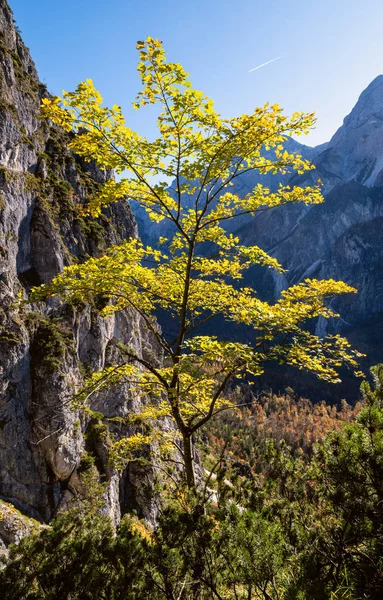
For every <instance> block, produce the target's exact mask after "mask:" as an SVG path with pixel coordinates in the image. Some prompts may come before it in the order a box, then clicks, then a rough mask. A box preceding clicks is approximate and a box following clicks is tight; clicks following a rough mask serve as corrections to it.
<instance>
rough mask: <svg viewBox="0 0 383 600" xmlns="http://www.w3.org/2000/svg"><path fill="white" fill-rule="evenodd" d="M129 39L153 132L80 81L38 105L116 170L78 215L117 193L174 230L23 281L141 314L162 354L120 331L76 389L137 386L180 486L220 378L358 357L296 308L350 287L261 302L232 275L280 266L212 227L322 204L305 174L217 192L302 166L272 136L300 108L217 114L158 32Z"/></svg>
mask: <svg viewBox="0 0 383 600" xmlns="http://www.w3.org/2000/svg"><path fill="white" fill-rule="evenodd" d="M137 49H138V50H139V54H140V62H139V65H138V71H139V73H140V77H141V81H142V84H143V88H142V90H141V91H140V92H139V94H138V96H137V98H136V102H135V103H134V107H135V108H137V109H138V108H140V107H141V106H145V105H150V104H156V105H159V106H160V114H159V116H158V130H159V137H158V138H157V139H156V140H154V141H152V142H150V141H148V140H147V139H146V138H144V137H142V136H140V135H139V134H138V133H136V132H134V131H132V130H131V129H130V128H129V127H128V126H127V125H126V124H125V119H124V117H123V116H122V113H121V109H120V107H118V106H113V107H112V108H111V109H109V108H105V107H103V106H102V98H101V96H100V94H99V92H98V91H97V90H96V89H95V88H94V86H93V83H92V82H91V81H90V80H87V81H86V82H84V83H81V84H80V85H79V86H78V88H77V90H76V91H75V92H70V93H64V96H63V99H62V100H61V99H60V98H53V99H47V98H45V99H44V100H43V111H44V114H45V115H46V116H47V117H49V118H50V119H51V120H53V121H54V122H55V123H56V124H58V125H61V126H62V127H63V128H64V129H66V130H68V131H74V132H75V133H76V134H77V135H75V136H74V137H73V139H72V141H71V148H72V149H73V150H74V151H75V152H76V153H77V154H78V155H80V156H81V157H83V158H84V159H85V160H87V161H91V160H95V161H96V162H97V163H98V164H99V165H100V166H101V167H103V168H105V169H114V170H115V171H116V173H117V174H119V175H122V177H121V179H119V180H118V181H115V180H113V179H110V180H108V181H107V182H106V183H105V184H104V185H103V186H102V189H101V190H100V191H99V192H98V193H97V194H96V195H95V196H94V197H93V198H92V200H91V201H90V203H89V205H88V207H87V211H86V212H88V214H91V215H93V216H97V215H99V214H100V210H101V208H102V207H103V206H107V205H109V204H111V203H112V202H116V201H117V200H119V199H121V198H126V197H129V198H130V199H133V200H135V201H137V202H138V203H139V204H140V205H141V206H142V207H144V208H145V209H146V210H147V212H148V214H149V216H150V218H151V219H152V220H154V221H163V220H167V221H169V222H170V223H171V225H172V227H173V228H174V231H175V233H174V236H173V237H172V239H169V240H164V239H160V240H159V242H160V243H165V242H166V250H160V249H153V248H149V247H148V248H144V247H143V245H142V244H141V243H140V242H139V241H138V240H136V239H132V240H128V241H126V242H125V243H124V244H122V245H120V246H114V247H112V248H110V249H108V250H107V252H106V253H105V255H104V256H102V257H100V258H93V259H90V260H88V261H87V262H86V263H85V264H82V265H74V266H70V267H67V268H65V269H64V272H63V273H62V274H61V275H59V276H58V277H56V278H55V280H54V281H53V282H52V284H51V285H49V286H41V287H40V288H39V289H36V290H35V291H34V292H33V294H32V299H34V300H37V299H41V298H45V297H47V296H51V295H54V294H59V295H60V296H61V297H62V298H63V299H64V300H69V301H80V302H82V301H87V302H94V303H97V301H99V300H100V298H101V299H102V300H103V303H104V304H103V306H104V308H103V309H102V310H101V311H100V313H101V314H102V315H103V316H107V315H110V314H113V313H115V312H116V311H121V310H123V309H126V308H133V309H134V310H135V311H137V312H138V313H139V314H140V315H141V317H142V319H143V321H144V323H145V324H146V326H147V327H148V328H149V330H150V331H151V333H152V336H153V338H154V339H155V340H156V345H157V346H158V347H159V348H161V349H162V352H163V356H164V361H163V363H162V364H161V361H160V360H159V358H158V351H157V348H156V350H155V351H154V352H153V353H152V354H150V352H149V353H148V352H147V351H145V352H144V351H140V350H137V348H136V347H135V346H134V345H133V344H132V345H131V346H130V345H125V346H124V345H123V344H121V343H120V344H119V349H120V353H121V356H122V357H123V360H122V361H121V362H120V363H118V364H116V365H114V366H112V367H110V368H108V369H106V370H103V371H101V372H99V373H95V374H94V376H93V377H92V378H91V380H90V382H89V387H88V389H87V392H86V393H85V394H84V395H83V397H82V400H83V402H84V403H85V404H87V405H89V402H88V401H89V399H90V398H91V396H92V395H93V394H94V393H95V392H96V391H98V390H99V389H101V388H102V387H105V386H109V385H115V384H118V383H119V382H121V381H128V382H130V384H131V386H132V388H133V389H135V390H136V393H141V394H147V395H149V397H150V398H151V400H152V401H151V405H150V406H147V407H146V408H145V410H144V411H143V413H142V415H141V420H144V419H146V421H148V422H149V423H154V422H156V421H157V422H158V419H169V418H170V419H171V420H172V421H173V423H174V425H175V428H174V435H173V436H171V435H170V432H169V428H168V429H167V434H166V435H165V437H164V436H163V435H162V434H161V431H162V430H161V429H160V428H158V427H155V428H154V431H155V434H156V435H157V438H158V443H160V445H161V444H162V445H163V452H164V453H168V452H169V449H170V447H171V446H172V447H174V448H176V449H177V450H178V452H179V454H180V455H181V456H182V458H183V462H184V466H185V476H186V480H187V482H188V485H189V487H194V486H195V475H194V465H193V461H194V452H193V436H194V435H195V433H196V432H197V431H198V430H199V429H200V428H201V427H202V426H203V425H205V423H206V422H208V421H209V420H210V419H211V417H212V416H213V415H214V414H216V413H217V412H218V411H220V410H221V409H222V408H223V407H225V406H227V405H228V401H227V399H225V397H224V396H223V395H222V394H223V391H224V390H225V388H226V387H227V385H228V383H229V381H230V380H232V379H233V378H234V377H235V378H242V377H244V376H247V375H250V376H258V375H260V374H262V373H263V371H264V369H265V365H266V363H267V362H268V361H270V360H273V361H277V362H280V363H285V364H288V365H292V366H294V367H296V368H298V369H306V370H309V371H311V372H312V373H314V374H316V375H317V376H318V377H320V378H322V379H324V380H326V381H329V382H337V381H339V378H338V369H339V367H341V366H342V365H343V364H346V365H348V366H351V367H352V368H353V369H354V368H356V366H357V361H356V359H357V358H358V356H359V355H358V353H356V352H354V351H351V350H350V347H349V344H348V342H347V341H346V340H345V339H343V338H341V337H340V336H338V335H335V336H329V337H327V338H326V339H324V340H322V339H320V338H319V337H317V336H316V335H314V334H312V333H310V332H309V331H308V330H307V329H305V328H304V326H305V324H306V322H307V321H308V320H310V319H316V318H318V317H323V318H331V317H333V316H335V315H334V312H333V311H332V310H331V309H330V308H328V307H327V305H326V303H327V300H328V299H329V298H331V297H332V296H334V295H338V294H343V293H349V292H355V290H354V289H353V288H351V287H350V286H348V285H346V284H345V283H343V282H337V281H333V280H327V281H317V280H306V281H304V282H302V283H300V284H298V285H295V286H293V287H290V288H289V289H287V290H285V291H283V292H282V294H281V298H280V299H279V300H278V301H277V302H276V303H275V304H273V305H271V304H268V303H266V302H262V301H261V300H259V299H258V297H257V296H256V293H255V291H254V290H253V289H250V288H247V287H241V286H240V282H241V279H242V276H243V273H244V271H245V270H246V269H248V268H249V267H250V266H251V265H254V264H259V265H263V266H265V267H268V268H272V269H275V270H276V271H279V272H281V271H283V268H282V266H281V265H279V264H278V262H277V260H276V259H275V258H273V257H271V256H269V255H268V254H267V253H266V252H265V251H264V250H262V249H261V248H259V247H258V246H250V247H248V246H243V245H242V244H241V243H240V240H239V238H238V237H235V236H233V235H232V234H229V233H228V232H227V231H226V230H225V224H226V222H227V221H229V220H234V219H236V218H238V217H240V216H242V215H244V214H250V215H252V216H255V215H256V214H257V213H258V212H260V211H263V210H268V209H271V208H274V207H277V206H283V205H288V204H292V203H296V202H305V203H306V204H317V203H320V202H322V196H321V193H320V188H319V186H314V187H300V186H295V187H293V188H290V187H289V186H280V188H279V189H278V190H277V191H276V192H271V191H270V189H268V188H267V187H265V186H263V185H261V184H259V185H257V186H256V187H255V188H254V189H253V190H252V191H251V192H249V193H248V194H247V195H246V196H245V197H244V198H241V197H240V196H238V195H237V194H235V193H233V192H231V191H230V186H231V185H232V184H233V182H234V181H235V180H236V179H237V178H238V177H239V176H240V175H241V174H243V173H246V172H248V171H250V170H256V171H258V172H259V173H261V174H267V173H286V172H296V173H297V174H302V173H304V172H305V171H307V170H310V169H312V168H313V166H312V165H311V164H310V163H309V162H308V161H306V160H304V159H303V158H302V157H301V156H299V155H297V154H295V153H289V152H288V151H287V150H286V149H285V147H284V142H285V140H286V138H287V136H290V135H302V134H305V133H307V132H308V131H309V129H310V127H311V126H312V124H313V123H314V117H313V115H312V114H303V113H294V114H293V115H292V116H291V117H290V118H288V117H286V116H284V115H283V114H282V110H281V108H280V107H279V106H278V105H273V106H270V105H268V104H266V105H265V106H263V107H261V108H256V109H255V110H254V112H253V113H252V114H250V115H242V116H241V117H236V118H231V119H223V118H222V117H221V116H220V115H219V114H218V113H217V112H216V111H215V110H214V107H213V102H212V101H211V100H210V99H208V98H207V97H206V96H204V95H203V94H202V93H201V92H199V91H197V90H194V89H193V88H192V86H191V83H190V80H189V77H188V74H187V73H186V72H185V71H184V69H183V68H182V67H181V66H180V65H179V64H175V63H171V62H167V60H166V56H165V53H164V50H163V47H162V44H161V42H159V41H158V40H154V39H152V38H150V37H149V38H147V40H146V41H145V42H138V44H137ZM153 177H154V178H155V179H153ZM159 178H163V179H164V180H165V181H158V179H159ZM169 179H171V180H173V183H172V184H171V185H170V187H169V183H168V181H169ZM158 309H161V310H163V311H165V312H166V313H167V314H168V315H169V316H170V317H171V318H172V319H173V320H174V322H175V324H176V330H177V335H176V337H175V339H174V340H168V339H165V338H164V336H163V335H162V334H161V331H160V329H159V328H158V326H157V324H156V321H155V319H154V316H153V315H154V313H155V312H156V311H157V310H158ZM218 316H220V317H221V318H222V317H223V318H224V319H225V320H226V321H228V322H233V323H237V324H242V325H245V326H247V327H249V328H250V329H251V331H252V334H251V338H252V340H253V341H252V343H242V342H241V341H240V340H238V341H233V342H227V341H224V339H221V338H217V337H212V336H206V335H198V334H199V333H200V330H199V328H200V327H201V325H203V324H205V323H206V322H207V321H209V320H211V319H213V318H214V317H218ZM156 354H157V356H156ZM147 441H148V437H147V435H146V433H145V432H143V433H142V434H137V436H136V437H135V438H134V439H132V440H130V441H129V442H128V441H119V442H118V445H117V446H116V447H115V454H116V455H117V456H116V459H117V460H118V459H121V460H125V459H126V460H128V459H129V457H130V456H131V455H132V453H134V451H135V449H136V448H138V447H139V446H140V445H141V444H145V443H147ZM133 442H135V443H133ZM118 455H119V456H118Z"/></svg>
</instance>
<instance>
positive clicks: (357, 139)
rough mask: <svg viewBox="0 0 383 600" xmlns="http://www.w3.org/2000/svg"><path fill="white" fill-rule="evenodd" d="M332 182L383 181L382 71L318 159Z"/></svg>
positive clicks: (317, 163)
mask: <svg viewBox="0 0 383 600" xmlns="http://www.w3.org/2000/svg"><path fill="white" fill-rule="evenodd" d="M314 162H315V164H316V165H317V167H318V169H319V170H320V171H321V172H323V173H325V174H327V176H328V177H330V178H331V180H332V185H336V184H338V183H341V182H349V181H356V182H358V183H362V184H363V185H366V186H367V187H372V186H375V185H376V186H382V185H383V75H379V76H378V77H376V78H375V79H374V81H372V82H371V83H370V85H369V86H368V87H367V88H366V89H365V90H364V92H362V94H361V95H360V97H359V100H358V102H357V103H356V104H355V106H354V108H353V109H352V111H351V113H350V114H349V115H348V116H347V117H346V118H345V119H344V121H343V125H342V126H341V127H340V128H339V129H338V131H337V132H336V133H335V134H334V135H333V137H332V139H331V140H330V142H329V143H328V144H327V146H325V149H324V151H322V152H321V153H319V154H318V155H317V157H316V159H315V161H314Z"/></svg>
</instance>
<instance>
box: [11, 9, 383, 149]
mask: <svg viewBox="0 0 383 600" xmlns="http://www.w3.org/2000/svg"><path fill="white" fill-rule="evenodd" d="M9 3H10V5H11V8H12V9H13V11H14V17H15V20H16V22H17V24H18V26H19V28H20V29H21V32H22V36H23V39H24V42H25V43H26V44H27V46H29V48H30V49H31V54H32V57H33V58H34V60H35V62H36V65H37V68H38V71H39V74H40V78H41V80H42V81H43V82H44V83H46V84H47V86H48V89H49V90H50V91H51V92H52V93H55V94H59V93H61V90H62V89H66V90H71V89H73V88H74V87H75V86H76V85H77V84H78V83H79V82H80V81H82V80H83V79H86V78H91V79H93V80H94V82H95V84H96V86H97V87H98V89H99V90H100V92H101V93H102V95H103V96H104V98H105V101H106V102H107V103H108V104H114V103H116V104H120V105H121V106H122V107H123V109H124V112H125V113H126V115H127V117H128V124H129V125H130V126H131V127H133V128H134V129H137V130H138V131H139V132H140V133H141V134H145V135H149V136H151V135H152V134H153V133H154V129H153V116H154V115H152V114H151V113H150V112H149V113H147V112H145V110H142V111H140V112H139V113H137V112H136V111H132V110H131V109H130V102H131V101H132V100H133V99H134V96H135V94H136V92H137V91H138V89H139V80H138V74H137V71H136V64H137V52H136V50H135V43H136V41H137V40H138V39H143V38H145V37H146V36H147V35H151V36H152V37H158V38H160V39H161V40H162V41H163V42H164V46H165V49H166V51H167V54H168V56H169V59H171V60H172V61H175V62H180V63H181V64H182V65H183V66H184V68H185V69H186V70H187V71H188V72H189V73H190V74H191V76H192V81H193V85H194V87H196V88H198V89H201V90H203V91H204V92H205V93H206V94H207V95H209V96H210V97H211V98H213V99H214V100H215V105H216V108H217V110H219V112H221V113H222V114H223V115H224V116H226V117H230V116H235V115H238V114H242V113H244V112H250V111H252V109H253V108H254V107H255V106H258V105H260V104H263V103H264V102H266V101H270V102H272V103H274V102H278V103H279V104H281V105H282V106H283V107H284V108H285V110H286V112H287V113H291V112H293V111H295V110H305V111H313V110H314V111H315V112H316V114H317V117H318V124H317V128H316V130H315V131H313V132H312V133H311V134H310V136H309V137H308V138H306V139H304V140H303V139H302V140H301V141H302V142H304V143H308V144H310V145H315V144H319V143H322V142H324V141H327V140H328V139H329V138H330V137H331V135H332V134H333V133H334V132H335V130H336V129H337V128H338V127H339V126H340V125H341V123H342V120H343V118H344V116H345V115H346V114H347V113H348V112H350V110H351V108H352V107H353V105H354V104H355V102H356V100H357V98H358V96H359V95H360V93H361V92H362V91H363V89H364V88H365V87H366V86H367V85H368V84H369V83H370V82H371V81H372V79H374V78H375V77H376V76H377V75H379V74H381V73H382V72H383V64H382V63H383V35H382V26H383V2H382V0H332V1H330V0H306V1H304V0H263V1H260V0H241V1H240V2H235V1H234V0H231V1H228V0H162V1H156V0H65V2H61V1H59V0H33V1H32V0H9ZM278 56H281V59H280V60H277V61H275V62H273V63H271V64H269V65H266V66H265V67H263V68H261V69H259V70H257V71H254V72H252V73H249V72H248V71H249V69H251V68H253V67H255V66H256V65H259V64H261V63H264V62H266V61H269V60H272V59H273V58H276V57H278Z"/></svg>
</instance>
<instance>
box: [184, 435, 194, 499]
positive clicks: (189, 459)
mask: <svg viewBox="0 0 383 600" xmlns="http://www.w3.org/2000/svg"><path fill="white" fill-rule="evenodd" d="M183 443H184V448H183V450H184V464H185V475H186V483H187V486H188V488H189V489H194V488H195V473H194V455H193V441H192V438H191V435H188V434H184V435H183Z"/></svg>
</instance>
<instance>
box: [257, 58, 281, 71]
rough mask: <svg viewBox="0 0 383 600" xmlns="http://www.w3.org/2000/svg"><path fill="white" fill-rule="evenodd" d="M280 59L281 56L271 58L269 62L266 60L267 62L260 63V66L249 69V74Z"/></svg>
mask: <svg viewBox="0 0 383 600" xmlns="http://www.w3.org/2000/svg"><path fill="white" fill-rule="evenodd" d="M280 58H282V56H277V58H272V59H271V60H268V61H267V62H265V63H262V64H261V65H258V66H257V67H254V69H250V71H249V73H252V72H253V71H257V70H258V69H262V67H265V66H266V65H269V64H270V63H273V62H275V61H276V60H279V59H280Z"/></svg>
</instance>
